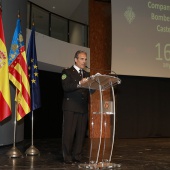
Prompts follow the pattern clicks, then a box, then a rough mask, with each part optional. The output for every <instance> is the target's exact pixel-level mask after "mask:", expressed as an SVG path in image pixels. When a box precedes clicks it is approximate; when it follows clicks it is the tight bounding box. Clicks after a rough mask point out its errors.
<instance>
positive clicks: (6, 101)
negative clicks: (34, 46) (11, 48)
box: [0, 8, 11, 121]
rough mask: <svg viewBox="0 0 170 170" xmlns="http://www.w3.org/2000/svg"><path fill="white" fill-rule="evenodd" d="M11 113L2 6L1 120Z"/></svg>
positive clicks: (0, 53)
mask: <svg viewBox="0 0 170 170" xmlns="http://www.w3.org/2000/svg"><path fill="white" fill-rule="evenodd" d="M10 115H11V98H10V86H9V76H8V56H7V50H6V45H5V37H4V30H3V23H2V10H1V8H0V121H2V120H4V119H5V118H7V117H8V116H10Z"/></svg>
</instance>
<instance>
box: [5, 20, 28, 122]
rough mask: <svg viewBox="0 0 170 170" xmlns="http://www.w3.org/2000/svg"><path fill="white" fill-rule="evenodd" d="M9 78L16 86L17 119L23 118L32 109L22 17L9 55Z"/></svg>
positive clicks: (18, 21) (17, 25) (18, 22)
mask: <svg viewBox="0 0 170 170" xmlns="http://www.w3.org/2000/svg"><path fill="white" fill-rule="evenodd" d="M8 66H9V79H10V80H11V81H12V83H13V84H14V85H15V87H16V97H15V101H16V104H17V105H16V110H17V120H20V119H22V118H23V117H24V116H25V115H26V114H28V113H29V112H30V111H31V110H30V108H31V106H30V104H31V100H30V84H29V77H28V66H27V60H26V53H25V47H24V41H23V36H22V31H21V24H20V18H18V19H17V24H16V28H15V32H14V36H13V40H12V44H11V49H10V53H9V57H8Z"/></svg>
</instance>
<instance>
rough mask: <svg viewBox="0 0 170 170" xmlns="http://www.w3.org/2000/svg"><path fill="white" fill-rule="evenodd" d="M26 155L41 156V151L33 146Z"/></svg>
mask: <svg viewBox="0 0 170 170" xmlns="http://www.w3.org/2000/svg"><path fill="white" fill-rule="evenodd" d="M25 154H26V155H30V156H34V155H39V154H40V152H39V150H38V149H37V148H36V147H35V146H34V145H31V146H30V147H29V148H28V149H27V150H26V151H25Z"/></svg>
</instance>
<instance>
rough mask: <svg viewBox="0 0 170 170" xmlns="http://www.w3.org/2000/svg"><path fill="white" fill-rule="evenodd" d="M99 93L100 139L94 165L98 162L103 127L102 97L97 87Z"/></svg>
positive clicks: (100, 90)
mask: <svg viewBox="0 0 170 170" xmlns="http://www.w3.org/2000/svg"><path fill="white" fill-rule="evenodd" d="M99 92H100V114H101V115H100V137H99V146H98V151H97V158H96V163H98V160H99V154H100V147H101V140H102V125H103V96H102V89H101V85H99Z"/></svg>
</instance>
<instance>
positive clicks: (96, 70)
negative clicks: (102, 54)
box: [85, 66, 118, 77]
mask: <svg viewBox="0 0 170 170" xmlns="http://www.w3.org/2000/svg"><path fill="white" fill-rule="evenodd" d="M85 67H86V68H87V69H89V70H94V71H110V72H111V73H114V75H115V76H116V77H118V76H117V74H116V72H114V71H112V70H102V69H93V68H90V67H88V66H85Z"/></svg>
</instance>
